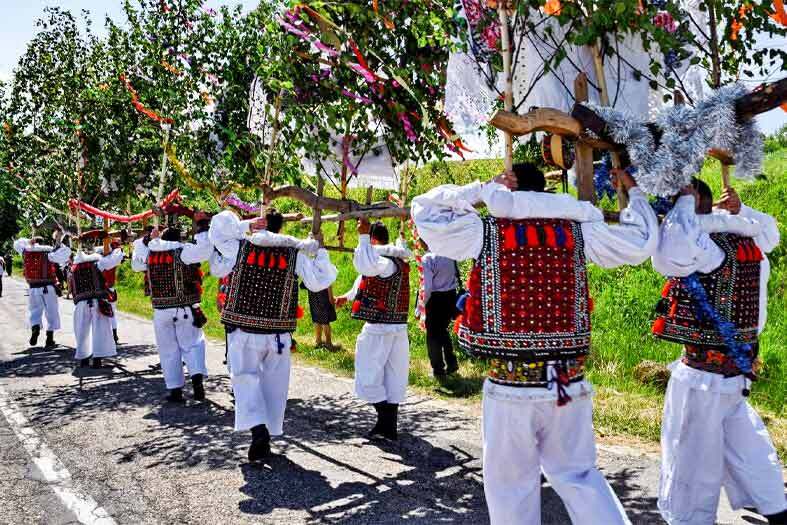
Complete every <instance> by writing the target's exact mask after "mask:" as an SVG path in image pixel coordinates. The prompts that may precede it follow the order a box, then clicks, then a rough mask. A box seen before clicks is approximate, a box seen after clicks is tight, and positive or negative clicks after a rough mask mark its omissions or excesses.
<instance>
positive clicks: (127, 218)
mask: <svg viewBox="0 0 787 525" xmlns="http://www.w3.org/2000/svg"><path fill="white" fill-rule="evenodd" d="M179 197H180V192H179V191H178V190H172V193H170V194H169V195H167V196H166V197H164V199H163V200H162V201H161V203H160V204H159V207H164V206H167V205H169V204H171V203H172V202H173V201H174V200H175V199H177V198H179ZM68 207H69V208H70V209H72V210H81V211H83V212H85V213H88V214H90V215H93V216H96V217H102V218H104V219H109V220H110V221H113V222H122V223H129V222H139V221H141V220H144V219H148V218H150V217H153V215H155V212H154V211H153V210H148V211H144V212H142V213H137V214H136V215H118V214H116V213H111V212H108V211H104V210H100V209H98V208H96V207H94V206H91V205H90V204H88V203H86V202H82V201H79V200H77V199H69V201H68Z"/></svg>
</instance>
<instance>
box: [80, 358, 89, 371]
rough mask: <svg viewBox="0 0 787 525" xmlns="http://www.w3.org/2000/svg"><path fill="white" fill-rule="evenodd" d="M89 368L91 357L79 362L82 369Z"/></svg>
mask: <svg viewBox="0 0 787 525" xmlns="http://www.w3.org/2000/svg"><path fill="white" fill-rule="evenodd" d="M89 366H90V358H89V357H86V358H84V359H81V360H80V361H79V367H80V368H87V367H89Z"/></svg>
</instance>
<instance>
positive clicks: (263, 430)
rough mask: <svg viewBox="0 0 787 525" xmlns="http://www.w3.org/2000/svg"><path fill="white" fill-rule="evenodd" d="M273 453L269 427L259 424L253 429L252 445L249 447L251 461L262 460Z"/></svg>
mask: <svg viewBox="0 0 787 525" xmlns="http://www.w3.org/2000/svg"><path fill="white" fill-rule="evenodd" d="M270 455H271V435H270V433H269V432H268V427H266V426H265V425H257V426H256V427H252V429H251V446H250V447H249V461H250V462H252V463H254V462H256V461H262V460H264V459H265V458H267V457H270Z"/></svg>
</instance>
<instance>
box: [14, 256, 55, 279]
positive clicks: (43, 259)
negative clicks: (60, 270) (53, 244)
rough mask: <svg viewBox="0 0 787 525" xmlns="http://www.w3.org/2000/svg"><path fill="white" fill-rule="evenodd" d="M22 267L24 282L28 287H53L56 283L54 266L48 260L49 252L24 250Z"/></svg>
mask: <svg viewBox="0 0 787 525" xmlns="http://www.w3.org/2000/svg"><path fill="white" fill-rule="evenodd" d="M22 265H23V268H24V275H25V280H26V281H27V284H29V285H30V286H34V287H35V286H47V285H50V284H51V285H54V284H55V283H56V281H57V273H56V268H55V264H54V263H52V262H51V261H50V260H49V252H44V251H31V250H25V251H24V254H23V255H22Z"/></svg>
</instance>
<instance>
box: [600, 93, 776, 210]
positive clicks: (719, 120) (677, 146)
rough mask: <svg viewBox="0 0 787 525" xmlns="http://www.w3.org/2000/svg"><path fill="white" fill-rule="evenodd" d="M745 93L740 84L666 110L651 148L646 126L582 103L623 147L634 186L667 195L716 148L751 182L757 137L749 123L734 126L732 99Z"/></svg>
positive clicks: (757, 159) (757, 163)
mask: <svg viewBox="0 0 787 525" xmlns="http://www.w3.org/2000/svg"><path fill="white" fill-rule="evenodd" d="M746 93H748V91H747V90H746V88H745V87H744V86H743V85H741V84H733V85H730V86H725V87H723V88H721V89H719V90H718V91H716V93H714V94H713V95H712V96H710V97H708V98H706V99H704V100H702V101H700V102H699V103H698V104H697V105H696V107H694V108H691V107H688V106H672V107H669V108H665V109H663V110H662V111H661V113H660V114H659V115H658V117H657V118H656V121H655V124H656V125H657V126H658V127H659V128H660V129H661V131H662V132H663V135H662V137H661V142H660V144H659V146H658V149H656V143H655V141H654V139H653V136H652V134H651V133H650V131H649V130H648V128H647V127H646V125H645V124H646V123H645V122H642V121H639V120H637V119H636V118H635V117H633V116H631V115H628V114H626V113H624V112H622V111H618V110H615V109H612V108H608V107H602V106H598V105H595V104H591V103H587V104H586V105H587V106H588V107H589V108H590V109H592V110H593V111H595V112H596V113H597V114H598V115H599V116H601V118H603V119H604V120H605V121H606V122H607V129H608V130H609V132H610V134H611V136H612V139H613V140H614V141H615V142H617V143H619V144H624V145H625V146H626V149H627V150H628V154H629V157H630V158H631V162H632V164H634V165H635V166H636V167H637V173H636V179H637V184H639V186H640V187H641V188H642V189H643V190H644V191H646V192H647V193H650V194H652V195H658V196H660V197H669V196H672V195H675V194H676V193H678V191H679V190H680V188H682V187H684V186H686V185H687V184H689V183H690V182H691V178H692V177H693V176H694V175H696V174H697V173H699V172H700V170H701V169H702V165H703V163H704V162H705V157H706V155H707V153H708V150H710V149H721V150H725V151H728V152H730V153H731V154H732V157H733V159H734V160H735V170H734V175H735V177H737V178H739V179H745V180H751V179H753V178H754V177H755V176H756V175H758V174H759V173H760V170H761V166H762V155H763V144H762V136H761V135H760V133H759V131H758V130H757V126H756V124H755V123H754V120H753V119H750V120H747V121H746V122H744V123H739V122H738V121H737V119H736V116H735V100H736V99H737V98H739V97H740V96H742V95H745V94H746Z"/></svg>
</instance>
